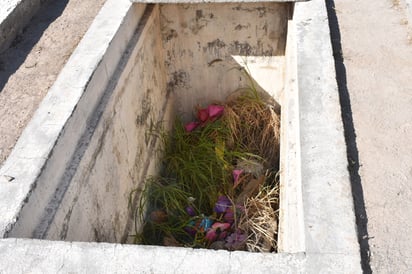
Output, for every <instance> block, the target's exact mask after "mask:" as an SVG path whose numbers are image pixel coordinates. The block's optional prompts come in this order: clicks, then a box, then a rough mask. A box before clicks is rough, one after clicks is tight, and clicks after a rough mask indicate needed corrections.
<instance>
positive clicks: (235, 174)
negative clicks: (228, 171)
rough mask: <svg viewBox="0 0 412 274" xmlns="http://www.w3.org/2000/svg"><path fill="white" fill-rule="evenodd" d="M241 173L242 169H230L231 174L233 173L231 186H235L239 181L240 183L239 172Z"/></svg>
mask: <svg viewBox="0 0 412 274" xmlns="http://www.w3.org/2000/svg"><path fill="white" fill-rule="evenodd" d="M242 173H243V170H242V169H234V170H233V171H232V174H233V188H236V187H237V186H238V185H239V183H240V180H239V177H240V174H242Z"/></svg>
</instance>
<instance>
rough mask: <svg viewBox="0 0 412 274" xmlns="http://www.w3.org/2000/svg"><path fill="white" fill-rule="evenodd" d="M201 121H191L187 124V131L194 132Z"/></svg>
mask: <svg viewBox="0 0 412 274" xmlns="http://www.w3.org/2000/svg"><path fill="white" fill-rule="evenodd" d="M198 125H199V122H190V123H187V124H186V125H185V130H186V132H192V131H193V130H194V129H196V128H197V126H198Z"/></svg>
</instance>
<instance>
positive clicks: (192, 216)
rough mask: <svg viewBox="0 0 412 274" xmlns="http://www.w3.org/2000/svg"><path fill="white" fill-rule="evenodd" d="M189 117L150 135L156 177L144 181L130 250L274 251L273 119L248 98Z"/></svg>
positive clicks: (276, 123)
mask: <svg viewBox="0 0 412 274" xmlns="http://www.w3.org/2000/svg"><path fill="white" fill-rule="evenodd" d="M232 97H233V96H232ZM196 113H197V115H196V116H197V119H196V120H195V121H192V122H189V123H185V124H184V123H182V122H181V121H180V120H177V121H176V122H175V125H174V129H173V130H172V131H171V132H170V133H165V132H159V133H158V134H157V135H158V136H160V138H161V141H162V155H163V158H162V169H161V170H162V171H161V174H160V175H159V176H152V177H150V178H147V179H146V182H145V188H144V190H143V192H142V194H141V198H140V206H139V209H138V212H139V214H138V216H136V218H138V219H139V222H140V223H141V224H142V226H143V229H142V230H141V231H139V234H138V236H137V237H136V240H137V242H138V243H141V244H151V245H166V246H185V247H195V248H211V249H226V250H248V251H256V252H273V251H276V237H277V218H278V216H277V215H278V214H277V211H278V206H279V200H278V177H277V175H278V165H279V163H278V162H279V131H280V119H279V117H280V115H279V113H277V112H276V111H275V109H274V107H272V106H271V105H270V104H269V102H266V101H264V100H262V99H261V98H260V97H259V96H258V94H257V92H255V91H253V90H248V91H247V92H245V93H243V94H240V95H238V96H236V98H232V99H229V100H227V101H226V102H225V103H223V104H211V105H209V106H207V107H205V108H199V107H198V108H197V111H196ZM139 222H138V223H139Z"/></svg>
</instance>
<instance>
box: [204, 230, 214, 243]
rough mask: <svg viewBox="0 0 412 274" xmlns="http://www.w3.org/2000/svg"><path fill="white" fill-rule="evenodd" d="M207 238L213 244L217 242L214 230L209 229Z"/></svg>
mask: <svg viewBox="0 0 412 274" xmlns="http://www.w3.org/2000/svg"><path fill="white" fill-rule="evenodd" d="M205 238H206V239H207V240H208V241H209V242H213V241H214V240H216V238H217V233H216V231H215V230H213V229H209V231H208V232H206V235H205Z"/></svg>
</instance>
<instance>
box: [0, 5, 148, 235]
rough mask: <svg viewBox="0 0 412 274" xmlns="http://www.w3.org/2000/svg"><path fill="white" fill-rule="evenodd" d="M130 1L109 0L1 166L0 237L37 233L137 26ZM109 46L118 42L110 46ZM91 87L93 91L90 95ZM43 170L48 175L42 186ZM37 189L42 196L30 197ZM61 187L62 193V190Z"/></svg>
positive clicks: (137, 19)
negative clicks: (17, 231) (21, 219)
mask: <svg viewBox="0 0 412 274" xmlns="http://www.w3.org/2000/svg"><path fill="white" fill-rule="evenodd" d="M131 5H132V4H131V3H130V2H129V1H127V0H123V1H118V0H108V1H107V2H106V4H105V5H104V7H103V8H102V10H101V11H100V13H99V14H98V16H97V18H96V19H95V21H94V22H93V23H92V25H91V26H90V28H89V30H88V32H87V33H86V34H85V36H84V38H83V39H82V41H81V42H80V44H79V46H78V47H77V48H76V50H75V51H74V52H73V54H72V56H71V57H70V59H69V60H68V62H67V64H66V65H65V67H64V68H63V70H62V71H61V73H60V74H59V77H58V78H57V80H56V82H55V83H54V85H53V86H52V88H51V89H50V90H49V92H48V94H47V95H46V97H45V98H44V99H43V101H42V103H41V104H40V106H39V108H38V110H37V111H36V113H35V114H34V116H33V118H32V120H31V121H30V123H29V124H28V126H27V127H26V128H25V130H24V131H23V133H22V135H21V137H20V138H19V140H18V142H17V144H16V146H15V148H14V149H13V151H12V153H11V154H10V156H9V157H8V158H7V160H6V161H5V162H4V164H3V166H2V167H1V168H0V212H1V219H0V237H7V235H8V233H9V231H10V230H11V229H12V227H14V226H16V223H17V225H19V227H20V229H21V230H20V233H21V234H20V235H25V237H33V234H32V231H30V229H33V224H34V225H35V224H36V223H37V222H39V221H40V219H41V217H42V216H41V214H43V212H42V211H41V212H38V215H36V214H34V212H36V209H39V210H43V209H44V208H45V207H46V205H45V204H47V203H48V202H49V201H50V200H51V199H52V197H51V195H52V194H53V193H55V191H56V189H59V188H61V186H59V185H57V183H58V182H60V181H63V178H62V177H64V176H68V175H67V174H66V173H65V171H66V170H67V169H68V170H69V171H70V168H68V167H67V165H68V164H70V161H71V157H72V155H73V153H74V151H75V149H77V146H78V143H82V140H80V138H81V136H82V133H83V132H84V131H87V130H86V127H87V125H86V123H87V120H88V119H91V118H90V115H93V113H92V112H93V108H94V106H95V105H96V104H98V102H99V101H100V99H101V93H102V92H103V91H104V90H105V86H106V85H107V84H108V82H109V80H110V78H111V76H112V75H113V73H114V71H115V69H116V67H117V64H118V62H119V61H120V59H121V57H122V54H123V52H124V50H125V49H126V47H127V43H128V41H129V40H130V37H131V36H133V34H134V32H133V31H129V30H125V29H128V28H130V29H134V27H135V25H136V24H137V22H138V21H139V17H138V16H136V17H132V18H133V20H134V21H135V22H134V23H133V22H125V21H124V18H125V15H126V14H127V12H128V11H129V10H130V7H131ZM142 10H144V9H142ZM116 35H117V36H116ZM111 44H113V45H116V46H115V47H112V48H111V47H109V45H111ZM93 79H94V80H93ZM102 87H103V88H102ZM88 89H91V91H90V92H88V93H86V91H87V90H88ZM84 94H87V98H86V97H84ZM82 97H83V98H82ZM81 98H82V100H80V99H81ZM69 121H71V123H69ZM83 143H84V141H83ZM83 145H85V144H83ZM56 148H59V149H56ZM46 165H49V166H48V168H46ZM50 165H51V166H50ZM44 170H47V171H48V173H47V174H46V175H44V174H43V173H44V172H43V171H44ZM42 174H43V176H45V177H44V178H43V180H42V182H43V183H42V184H40V183H39V180H38V179H39V176H40V175H42ZM7 178H9V179H7ZM10 178H13V180H11V179H10ZM39 184H40V185H39ZM34 190H36V191H37V192H40V193H42V194H41V195H32V194H36V193H35V192H34ZM60 191H61V192H62V193H64V188H61V189H60ZM30 199H31V200H30ZM28 202H31V207H32V209H35V210H34V211H30V210H29V211H30V213H29V214H28V218H25V219H26V222H32V223H30V225H28V224H27V223H24V224H20V223H19V222H18V220H19V216H20V215H21V214H24V210H25V208H24V207H25V206H27V204H28ZM39 210H37V211H39ZM30 227H31V228H30Z"/></svg>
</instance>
